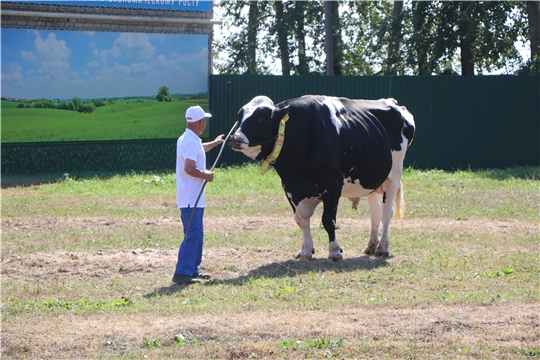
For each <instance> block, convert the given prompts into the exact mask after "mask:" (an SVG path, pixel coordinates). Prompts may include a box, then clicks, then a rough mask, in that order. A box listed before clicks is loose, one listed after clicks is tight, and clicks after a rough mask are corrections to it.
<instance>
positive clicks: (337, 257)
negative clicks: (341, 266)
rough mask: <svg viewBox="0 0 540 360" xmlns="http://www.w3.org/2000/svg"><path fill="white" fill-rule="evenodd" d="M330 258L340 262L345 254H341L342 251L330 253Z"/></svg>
mask: <svg viewBox="0 0 540 360" xmlns="http://www.w3.org/2000/svg"><path fill="white" fill-rule="evenodd" d="M328 259H330V260H334V261H335V262H339V261H342V260H343V255H341V253H337V254H335V253H334V254H330V255H328Z"/></svg>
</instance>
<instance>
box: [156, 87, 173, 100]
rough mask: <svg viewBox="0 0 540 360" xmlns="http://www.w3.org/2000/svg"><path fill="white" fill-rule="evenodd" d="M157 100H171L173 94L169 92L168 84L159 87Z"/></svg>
mask: <svg viewBox="0 0 540 360" xmlns="http://www.w3.org/2000/svg"><path fill="white" fill-rule="evenodd" d="M156 100H157V101H160V102H161V101H165V102H171V94H170V93H169V88H168V87H167V86H162V87H160V88H159V90H158V93H157V95H156Z"/></svg>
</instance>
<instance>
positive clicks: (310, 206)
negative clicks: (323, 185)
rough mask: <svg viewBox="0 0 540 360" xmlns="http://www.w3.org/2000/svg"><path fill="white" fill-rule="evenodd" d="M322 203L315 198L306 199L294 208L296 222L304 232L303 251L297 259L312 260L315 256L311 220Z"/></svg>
mask: <svg viewBox="0 0 540 360" xmlns="http://www.w3.org/2000/svg"><path fill="white" fill-rule="evenodd" d="M320 202H321V200H320V199H318V198H315V197H314V198H309V199H304V200H302V201H300V203H299V204H298V205H297V206H294V209H295V211H294V221H295V222H296V224H297V225H298V227H299V228H300V230H302V250H300V252H299V253H298V254H297V255H296V259H300V260H310V259H311V258H312V257H313V254H315V248H314V247H313V238H312V237H311V228H310V218H311V216H312V215H313V212H314V211H315V208H316V207H317V205H319V204H320Z"/></svg>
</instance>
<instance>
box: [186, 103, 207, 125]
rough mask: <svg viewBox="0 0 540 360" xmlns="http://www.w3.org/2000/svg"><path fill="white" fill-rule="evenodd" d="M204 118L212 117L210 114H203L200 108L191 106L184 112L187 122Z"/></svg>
mask: <svg viewBox="0 0 540 360" xmlns="http://www.w3.org/2000/svg"><path fill="white" fill-rule="evenodd" d="M205 117H212V114H209V113H205V112H204V110H203V109H202V107H200V106H192V107H190V108H188V109H187V110H186V120H187V122H196V121H199V120H202V119H204V118H205Z"/></svg>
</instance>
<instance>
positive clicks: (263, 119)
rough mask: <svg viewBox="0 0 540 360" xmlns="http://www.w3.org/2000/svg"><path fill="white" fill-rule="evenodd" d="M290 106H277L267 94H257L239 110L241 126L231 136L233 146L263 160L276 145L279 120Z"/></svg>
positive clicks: (250, 156)
mask: <svg viewBox="0 0 540 360" xmlns="http://www.w3.org/2000/svg"><path fill="white" fill-rule="evenodd" d="M288 110H289V107H288V106H287V107H284V108H277V107H275V106H274V102H273V101H272V100H271V99H270V98H268V97H266V96H257V97H255V98H253V100H251V101H250V102H249V103H248V104H246V105H244V106H243V107H242V108H241V109H240V111H238V122H239V123H240V128H239V129H238V130H237V131H236V133H235V134H234V135H233V136H232V137H231V148H232V149H233V150H235V151H241V152H243V153H244V154H245V155H246V156H247V157H249V158H251V159H253V160H263V159H264V158H266V156H268V154H270V152H271V150H272V146H273V145H274V142H275V139H276V136H277V133H278V126H279V121H280V120H281V119H282V118H283V116H285V114H286V113H287V112H288Z"/></svg>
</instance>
